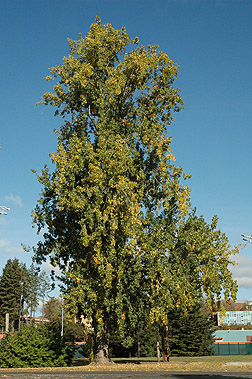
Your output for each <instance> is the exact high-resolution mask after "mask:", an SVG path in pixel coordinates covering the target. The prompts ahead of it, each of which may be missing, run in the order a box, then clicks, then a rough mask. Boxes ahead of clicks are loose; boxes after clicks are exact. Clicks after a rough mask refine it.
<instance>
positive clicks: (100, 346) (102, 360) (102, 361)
mask: <svg viewBox="0 0 252 379" xmlns="http://www.w3.org/2000/svg"><path fill="white" fill-rule="evenodd" d="M108 346H109V344H108V339H107V337H106V334H105V333H102V334H99V335H97V336H96V341H95V358H94V362H93V364H96V365H108V364H113V363H114V362H113V361H112V360H111V359H110V356H109V348H108Z"/></svg>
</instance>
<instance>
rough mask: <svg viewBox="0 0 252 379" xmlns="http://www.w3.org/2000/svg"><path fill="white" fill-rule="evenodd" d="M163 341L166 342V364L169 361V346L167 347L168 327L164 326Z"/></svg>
mask: <svg viewBox="0 0 252 379" xmlns="http://www.w3.org/2000/svg"><path fill="white" fill-rule="evenodd" d="M165 341H166V356H167V362H169V360H170V346H169V333H168V325H166V326H165Z"/></svg>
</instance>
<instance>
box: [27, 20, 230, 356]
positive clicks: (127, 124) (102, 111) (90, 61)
mask: <svg viewBox="0 0 252 379" xmlns="http://www.w3.org/2000/svg"><path fill="white" fill-rule="evenodd" d="M69 46H70V54H69V56H68V57H64V59H63V64H61V65H58V66H56V67H53V68H51V69H50V72H51V75H50V76H48V77H47V80H53V79H56V78H59V81H58V83H57V84H56V85H55V86H54V88H53V92H47V93H45V94H44V96H43V97H42V100H41V103H42V104H45V105H51V106H54V107H56V112H55V114H56V115H60V116H61V117H62V118H63V120H64V121H63V125H62V126H61V128H60V130H59V131H56V134H57V138H58V148H57V151H56V152H54V153H53V154H51V159H52V163H53V164H54V165H55V168H54V171H53V172H52V173H50V171H49V168H48V167H46V166H45V168H44V169H43V171H42V173H41V174H37V178H38V180H39V182H40V183H41V184H42V185H43V190H42V193H41V198H40V200H39V202H38V205H37V207H36V209H35V210H34V212H33V222H34V224H35V225H36V226H37V228H38V232H40V231H41V230H42V229H43V228H44V227H46V232H44V239H43V241H41V242H40V243H39V244H38V245H37V247H36V248H34V252H35V259H36V261H37V262H38V263H41V262H42V261H43V260H45V259H46V257H47V256H50V260H51V263H52V264H53V265H54V266H56V265H58V266H59V267H60V269H61V270H62V272H63V276H62V281H63V284H64V291H65V304H66V307H67V310H68V312H69V314H74V315H77V316H79V317H81V315H84V316H85V317H87V318H90V319H91V320H92V327H93V330H94V334H95V345H94V346H95V354H96V359H99V358H102V359H103V358H107V355H108V349H107V345H108V339H109V336H110V335H111V334H112V333H114V332H115V330H116V331H117V334H119V335H120V338H122V339H124V341H125V344H128V345H129V344H130V343H131V341H132V339H133V336H134V335H135V334H136V333H135V332H136V328H137V322H138V320H139V319H140V318H142V316H143V314H146V312H147V313H148V315H149V317H150V320H151V322H155V321H157V322H159V321H162V322H163V323H164V322H166V321H167V320H166V315H167V311H168V310H169V309H170V308H173V307H175V306H180V307H182V306H184V307H186V306H188V305H190V304H191V303H193V302H194V296H193V295H192V296H190V297H188V288H187V286H188V283H189V280H188V279H187V278H183V273H182V271H180V270H179V269H177V268H174V267H175V266H176V264H178V262H177V261H176V257H174V255H173V259H169V254H170V253H171V249H172V248H173V247H174V244H175V242H174V236H176V235H177V233H178V227H179V225H180V224H181V223H183V222H184V217H185V216H186V214H187V212H188V209H189V205H190V203H189V201H190V199H189V188H188V186H186V185H185V184H184V182H183V180H184V179H186V178H187V175H185V174H183V171H182V168H181V167H177V166H176V165H175V164H174V160H175V158H174V155H173V154H172V151H171V147H170V144H171V138H170V137H169V136H167V127H168V126H169V125H170V124H171V122H172V121H173V115H172V113H173V112H177V111H179V110H180V109H182V108H183V102H182V99H181V97H180V91H179V90H178V89H176V88H174V87H173V83H174V80H175V79H176V77H177V73H178V69H179V67H178V65H176V64H175V63H174V62H173V61H172V60H171V59H169V57H168V56H167V54H166V53H164V52H162V51H160V50H159V49H158V47H157V46H148V47H145V46H142V45H139V43H138V39H137V38H135V39H133V40H131V39H130V38H129V36H128V34H127V33H126V31H125V28H122V29H119V30H116V29H114V28H113V27H112V26H111V25H110V24H106V25H103V24H102V23H101V21H100V19H99V18H98V17H97V19H96V21H95V22H94V23H93V24H92V25H91V29H90V31H89V33H88V34H87V36H86V37H85V38H83V37H82V36H80V38H79V39H78V40H77V41H73V40H69ZM181 183H182V184H181ZM174 262H175V263H174ZM209 285H210V286H211V283H210V284H209ZM198 290H200V291H201V289H198ZM229 290H230V288H229V287H227V292H229Z"/></svg>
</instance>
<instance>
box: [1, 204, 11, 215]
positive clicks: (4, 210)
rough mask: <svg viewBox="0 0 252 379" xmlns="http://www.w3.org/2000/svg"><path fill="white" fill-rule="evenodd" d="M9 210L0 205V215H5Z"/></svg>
mask: <svg viewBox="0 0 252 379" xmlns="http://www.w3.org/2000/svg"><path fill="white" fill-rule="evenodd" d="M9 210H10V208H8V207H6V206H5V205H0V215H7V212H8V211H9Z"/></svg>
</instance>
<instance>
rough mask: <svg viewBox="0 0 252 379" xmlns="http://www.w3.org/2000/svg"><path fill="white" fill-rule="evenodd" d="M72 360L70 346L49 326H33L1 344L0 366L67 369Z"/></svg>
mask: <svg viewBox="0 0 252 379" xmlns="http://www.w3.org/2000/svg"><path fill="white" fill-rule="evenodd" d="M71 360H72V351H71V346H69V345H66V344H65V341H64V340H63V339H62V338H61V337H60V330H59V329H55V328H54V327H53V326H52V325H50V324H48V325H35V324H33V323H32V324H31V325H29V326H25V327H23V328H22V329H21V330H20V331H19V332H15V333H14V334H8V335H7V336H6V337H4V338H3V339H2V340H1V341H0V367H48V366H50V367H53V366H68V365H70V363H71Z"/></svg>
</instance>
